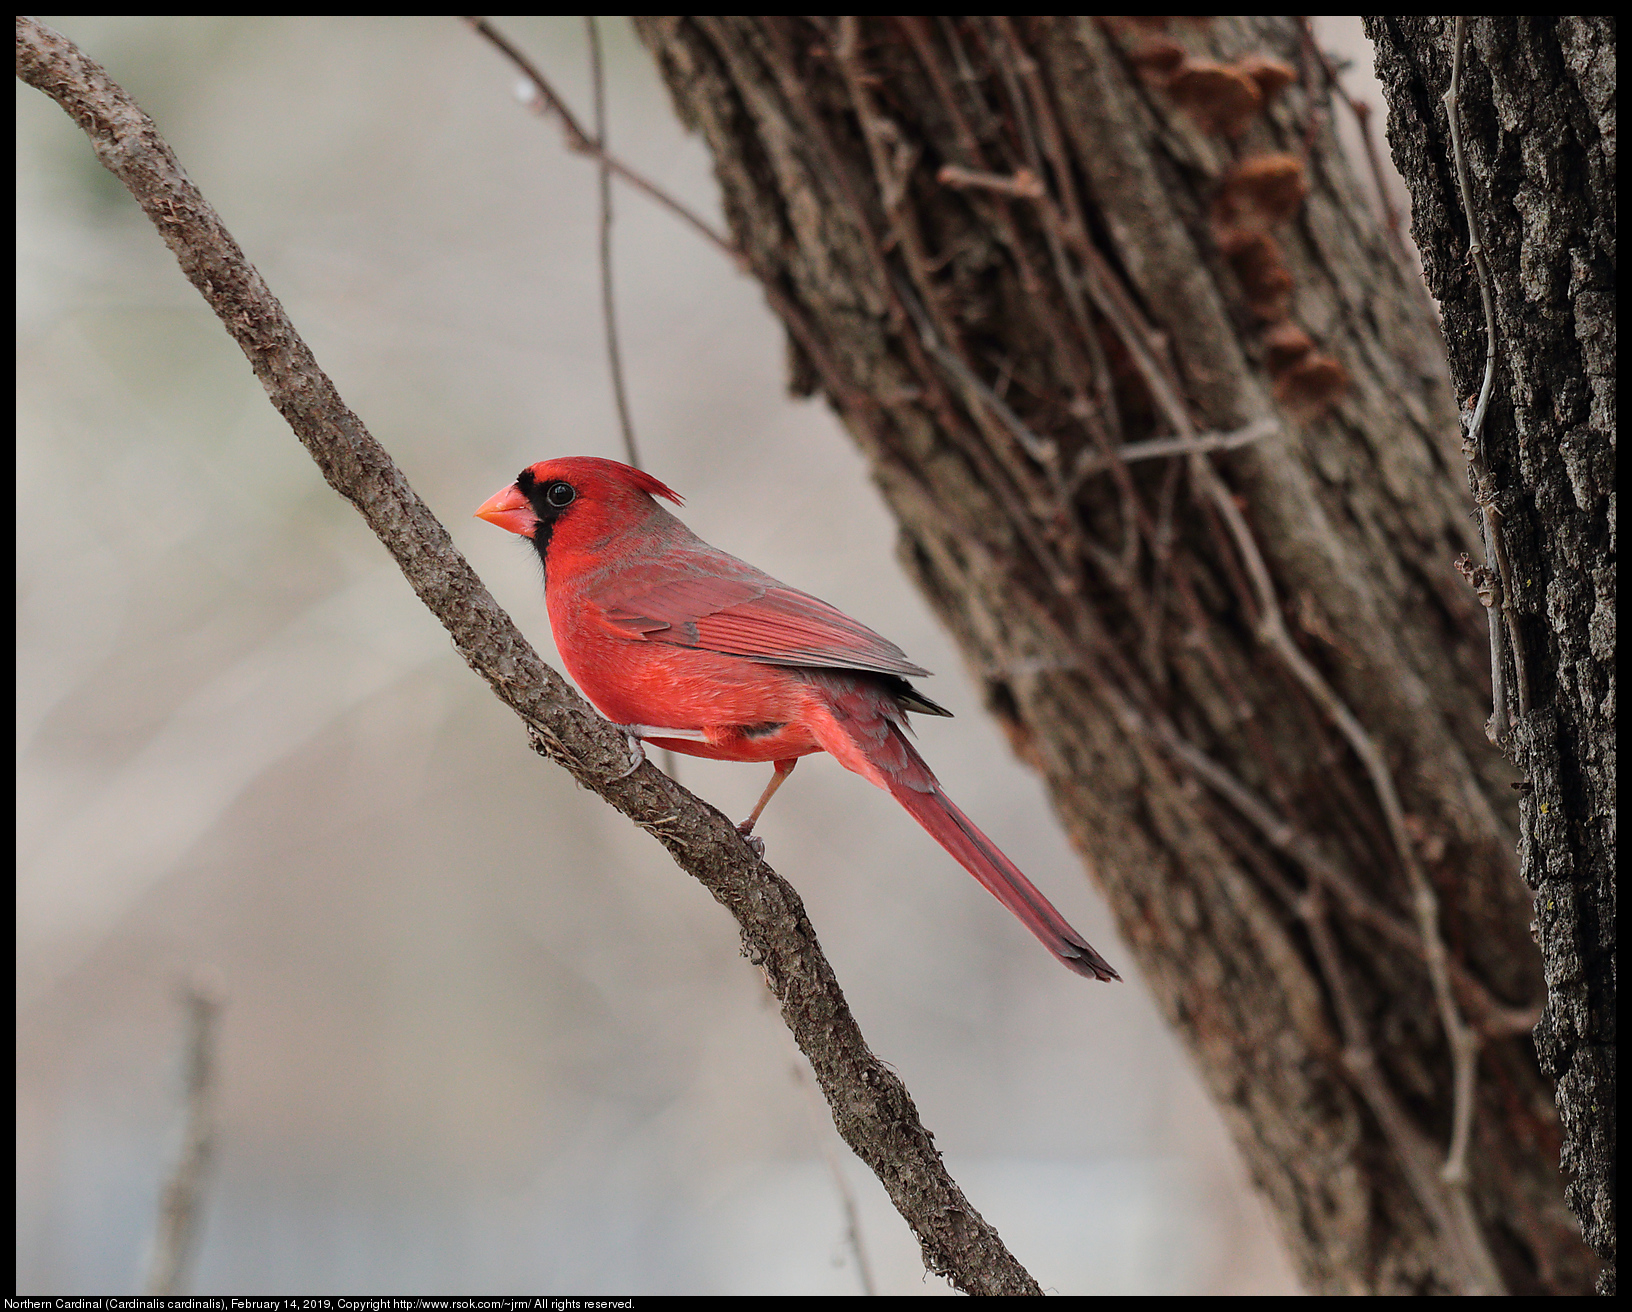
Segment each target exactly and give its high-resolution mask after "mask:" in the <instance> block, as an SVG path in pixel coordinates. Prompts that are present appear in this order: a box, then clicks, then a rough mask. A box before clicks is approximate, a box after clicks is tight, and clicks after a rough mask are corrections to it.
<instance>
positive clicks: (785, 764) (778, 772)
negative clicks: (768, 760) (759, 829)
mask: <svg viewBox="0 0 1632 1312" xmlns="http://www.w3.org/2000/svg"><path fill="white" fill-rule="evenodd" d="M798 764H799V758H798V757H797V756H790V757H789V758H788V759H787V760H785V761H778V762H777V763H776V765H775V767H774V768H773V773H772V774H771V782H770V783H768V784H766V785H765V791H764V792H763V793H761V794H760V795H759V801H757V802H755V803H754V809H753V810H752V811H751V812H749V814H748V818H747V819H746V820H744V821H743V822H742V823H741V824H740V825H738V826H737V832H738V833H739V834H741V835H742V836H743V837H744V838H747V837H748V836H749V835H750V834H752V833H753V832H754V822H755V821H757V820H758V819H759V813H760V812H761V811H763V810H764V809H765V803H766V802H768V801H770V800H771V798H772V796H774V795H775V793H776V790H777V789H778V788H780V787H782V781H783V780H784V779H786V778H787V777H788V776H789V775H790V774H792V773H793V767H794V766H796V765H798Z"/></svg>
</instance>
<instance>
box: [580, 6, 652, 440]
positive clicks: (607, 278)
mask: <svg viewBox="0 0 1632 1312" xmlns="http://www.w3.org/2000/svg"><path fill="white" fill-rule="evenodd" d="M584 29H585V31H586V33H587V34H588V36H589V68H590V83H591V85H592V86H593V87H594V89H595V158H596V161H597V163H598V164H599V169H598V172H599V174H600V184H601V185H600V202H601V224H600V230H601V245H600V251H601V318H602V321H603V322H604V323H605V325H606V362H607V367H608V369H609V370H610V371H611V374H612V399H613V400H614V401H615V402H616V403H617V407H618V428H619V429H620V430H621V431H622V433H623V450H624V454H625V455H627V456H628V457H629V463H630V464H631V465H633V466H634V467H635V468H636V469H639V468H640V467H641V466H640V451H639V449H638V448H637V447H636V445H635V425H634V422H633V421H632V420H631V419H630V418H629V395H628V391H627V389H626V388H625V387H624V384H623V353H622V351H621V350H619V348H618V310H617V302H616V298H615V297H614V296H613V292H612V166H611V165H610V164H609V163H607V150H608V142H609V138H608V136H607V131H606V74H605V69H604V68H603V66H602V63H601V33H600V29H599V28H598V27H597V26H596V24H595V15H594V14H585V15H584Z"/></svg>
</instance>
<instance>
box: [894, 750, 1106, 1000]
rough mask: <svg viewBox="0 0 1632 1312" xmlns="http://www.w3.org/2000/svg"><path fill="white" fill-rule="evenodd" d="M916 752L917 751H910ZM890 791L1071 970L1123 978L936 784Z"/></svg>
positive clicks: (902, 785) (1095, 976)
mask: <svg viewBox="0 0 1632 1312" xmlns="http://www.w3.org/2000/svg"><path fill="white" fill-rule="evenodd" d="M914 755H917V753H914ZM889 787H890V793H891V794H892V795H893V796H894V798H895V800H896V801H898V802H900V803H901V805H902V806H904V807H906V809H907V810H908V811H909V812H911V814H912V818H913V819H914V820H916V821H917V822H918V823H919V824H921V825H922V826H923V827H924V828H925V829H927V830H928V831H929V835H930V837H931V838H933V839H934V840H935V841H936V842H937V843H939V844H940V845H941V846H942V847H944V848H945V849H946V850H947V851H948V852H950V853H951V854H952V855H953V857H955V858H956V859H957V861H958V864H959V865H961V866H962V867H963V868H964V869H965V870H967V871H968V872H969V873H970V874H971V875H973V876H974V877H975V878H976V879H978V880H980V882H981V883H982V884H983V885H985V887H986V890H987V891H988V892H989V893H991V894H992V895H993V896H994V897H995V898H997V900H998V901H999V902H1001V903H1002V904H1003V905H1004V906H1006V907H1007V908H1008V909H1009V910H1010V911H1012V912H1013V913H1014V914H1015V915H1016V916H1018V917H1019V918H1020V923H1021V924H1023V925H1024V926H1025V927H1026V928H1027V929H1029V930H1030V931H1031V932H1032V933H1033V934H1035V935H1036V936H1037V937H1038V938H1039V939H1041V940H1042V943H1043V946H1044V947H1046V948H1047V949H1048V950H1049V951H1050V952H1052V953H1053V954H1054V955H1055V956H1056V957H1058V958H1059V959H1060V961H1061V962H1062V963H1064V964H1065V966H1067V967H1068V968H1069V969H1071V970H1074V971H1076V972H1077V974H1079V975H1087V976H1089V977H1090V978H1092V979H1104V980H1111V979H1121V978H1122V977H1121V976H1120V975H1118V974H1117V973H1116V971H1115V970H1113V969H1112V968H1111V963H1110V962H1108V961H1106V960H1105V958H1104V957H1102V956H1100V955H1099V953H1097V952H1095V951H1094V949H1093V948H1092V947H1090V946H1089V944H1088V940H1087V939H1085V938H1083V936H1082V935H1081V934H1079V933H1077V931H1076V930H1074V929H1072V928H1071V926H1070V925H1068V924H1067V923H1066V920H1065V917H1064V916H1062V915H1061V914H1060V913H1059V912H1058V911H1056V910H1055V909H1054V906H1053V904H1052V903H1051V902H1049V900H1048V899H1047V898H1046V897H1044V896H1043V895H1042V894H1041V893H1039V892H1038V891H1037V888H1036V885H1034V884H1033V883H1032V882H1031V880H1029V879H1027V878H1026V877H1025V876H1024V875H1023V874H1021V873H1020V870H1019V868H1018V867H1017V866H1016V865H1015V864H1014V862H1012V861H1010V860H1009V858H1008V857H1006V856H1004V855H1003V853H1002V852H1000V851H999V850H998V847H997V844H996V843H994V842H992V840H991V839H989V838H987V837H986V835H985V834H983V833H981V832H980V830H979V829H978V828H977V827H976V825H975V822H974V821H973V820H971V819H970V818H969V817H968V816H966V815H965V814H964V813H963V812H962V811H960V810H958V808H957V807H956V806H955V805H953V803H952V799H951V798H949V797H948V796H947V795H946V794H945V793H944V792H942V791H941V786H940V785H939V784H938V783H937V784H936V785H935V786H934V790H933V791H932V792H920V791H919V790H918V789H916V788H914V787H913V786H912V785H911V784H907V783H897V782H895V781H893V780H892V781H891V782H890V785H889Z"/></svg>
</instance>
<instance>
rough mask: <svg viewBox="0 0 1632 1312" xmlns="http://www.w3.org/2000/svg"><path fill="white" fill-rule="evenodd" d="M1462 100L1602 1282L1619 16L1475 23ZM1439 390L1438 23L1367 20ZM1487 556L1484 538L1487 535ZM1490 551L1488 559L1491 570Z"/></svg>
mask: <svg viewBox="0 0 1632 1312" xmlns="http://www.w3.org/2000/svg"><path fill="white" fill-rule="evenodd" d="M1466 30H1467V36H1466V39H1465V43H1464V47H1463V52H1462V58H1463V71H1462V75H1461V78H1460V79H1459V87H1458V94H1457V104H1458V111H1459V114H1460V116H1461V123H1462V126H1461V129H1460V132H1459V136H1460V138H1461V143H1462V151H1463V160H1464V165H1465V168H1466V171H1467V174H1468V179H1469V183H1470V194H1471V197H1472V205H1473V210H1474V213H1475V215H1476V219H1477V223H1478V226H1479V230H1480V239H1481V243H1482V245H1483V247H1484V253H1485V257H1486V259H1487V260H1488V262H1489V267H1490V282H1491V290H1492V304H1493V309H1494V318H1495V351H1496V354H1495V359H1496V368H1495V374H1494V387H1493V390H1492V397H1491V403H1490V407H1489V412H1488V417H1487V418H1486V420H1485V424H1484V431H1483V440H1482V443H1481V444H1479V445H1480V448H1481V449H1478V450H1475V451H1473V452H1471V453H1470V455H1471V457H1472V459H1473V469H1474V475H1475V477H1474V483H1475V487H1474V491H1475V495H1476V496H1477V497H1478V498H1479V500H1480V501H1481V502H1482V503H1488V504H1490V505H1491V506H1492V507H1493V509H1494V510H1495V512H1496V513H1495V515H1494V516H1493V521H1492V522H1493V526H1494V528H1495V531H1496V532H1499V533H1500V534H1501V536H1502V539H1503V545H1504V547H1505V551H1506V554H1507V555H1508V556H1509V557H1510V559H1511V569H1510V571H1509V572H1510V574H1511V576H1512V583H1513V586H1512V587H1510V588H1507V589H1506V592H1507V594H1508V597H1509V599H1510V601H1511V603H1512V606H1513V609H1514V611H1515V612H1516V616H1515V618H1516V625H1515V627H1516V629H1517V631H1518V641H1519V644H1520V646H1521V647H1522V656H1523V663H1522V669H1521V668H1520V667H1519V665H1518V664H1517V663H1515V661H1514V660H1513V654H1512V651H1511V649H1510V648H1509V649H1507V650H1505V651H1504V653H1503V660H1504V663H1505V672H1506V677H1507V679H1508V681H1509V683H1510V685H1511V686H1513V687H1514V690H1515V697H1514V700H1515V701H1517V699H1518V696H1519V695H1520V686H1521V685H1522V687H1523V695H1524V699H1525V701H1526V702H1527V703H1528V713H1523V708H1522V707H1521V708H1518V709H1519V711H1520V713H1519V714H1517V715H1515V716H1514V721H1515V722H1514V731H1513V733H1512V735H1511V737H1509V738H1507V739H1506V740H1505V742H1504V745H1505V746H1506V747H1507V749H1508V751H1509V752H1510V754H1511V755H1512V757H1513V759H1514V761H1516V762H1517V764H1518V766H1519V768H1520V769H1521V770H1523V771H1524V774H1525V776H1526V780H1527V786H1526V787H1525V788H1524V790H1523V792H1522V793H1521V795H1520V803H1519V826H1520V837H1519V858H1520V873H1521V875H1522V876H1523V878H1524V880H1525V882H1526V883H1527V884H1529V885H1530V887H1531V888H1533V889H1534V890H1535V891H1536V895H1537V912H1538V914H1537V916H1536V924H1537V928H1538V930H1539V934H1540V943H1541V949H1542V957H1543V963H1544V970H1545V975H1546V983H1547V1006H1546V1010H1545V1011H1544V1012H1543V1014H1542V1018H1541V1023H1540V1025H1538V1026H1537V1028H1536V1034H1535V1037H1536V1044H1537V1047H1538V1048H1539V1050H1540V1052H1541V1058H1542V1063H1543V1066H1544V1067H1545V1069H1546V1071H1547V1073H1548V1074H1549V1075H1552V1076H1554V1077H1555V1078H1556V1079H1557V1080H1558V1088H1557V1097H1558V1106H1559V1111H1560V1113H1561V1117H1562V1120H1563V1126H1564V1139H1563V1161H1564V1167H1565V1169H1566V1171H1568V1172H1569V1173H1570V1174H1571V1176H1573V1179H1572V1180H1571V1181H1570V1184H1569V1189H1568V1195H1567V1196H1568V1198H1569V1203H1570V1206H1571V1207H1572V1208H1573V1209H1574V1211H1575V1214H1576V1216H1577V1217H1579V1218H1580V1221H1581V1226H1582V1230H1583V1233H1584V1234H1585V1236H1586V1239H1587V1242H1588V1243H1590V1244H1591V1245H1592V1246H1593V1248H1595V1249H1596V1250H1597V1251H1598V1252H1599V1253H1600V1254H1601V1255H1602V1256H1603V1257H1604V1258H1605V1259H1606V1262H1607V1266H1606V1268H1605V1271H1604V1274H1603V1278H1602V1280H1601V1282H1600V1289H1601V1290H1602V1292H1604V1293H1613V1292H1614V1285H1615V883H1614V875H1615V20H1614V19H1613V18H1608V17H1596V18H1593V17H1569V18H1552V17H1508V18H1480V19H1475V20H1470V21H1469V22H1468V23H1467V25H1466ZM1367 31H1368V33H1369V34H1370V35H1371V38H1372V40H1373V41H1375V42H1376V44H1377V69H1378V75H1379V77H1380V78H1381V79H1382V82H1383V86H1384V89H1385V92H1386V94H1387V97H1388V103H1389V140H1390V143H1391V144H1392V146H1393V150H1394V155H1395V158H1396V160H1397V162H1398V163H1399V166H1400V171H1401V172H1402V173H1403V174H1404V175H1405V178H1406V181H1407V183H1408V185H1409V186H1410V188H1411V192H1412V198H1413V205H1412V210H1413V215H1414V220H1413V228H1414V232H1415V235H1416V239H1417V243H1418V245H1419V246H1420V247H1421V249H1422V255H1423V266H1424V272H1425V274H1426V276H1427V279H1428V286H1429V288H1430V289H1431V290H1432V291H1433V293H1434V295H1435V296H1437V297H1438V298H1439V300H1440V304H1441V308H1442V310H1443V312H1444V316H1445V336H1446V340H1447V341H1448V342H1449V345H1450V358H1451V376H1452V378H1453V379H1454V380H1455V383H1456V388H1457V392H1458V394H1459V395H1464V396H1477V395H1478V394H1479V392H1480V390H1481V387H1482V383H1483V376H1484V373H1485V361H1486V355H1487V333H1486V320H1485V311H1484V309H1483V304H1482V301H1483V297H1482V294H1481V290H1480V285H1479V276H1478V273H1477V270H1476V267H1475V266H1474V265H1473V264H1472V263H1470V261H1469V259H1468V246H1469V228H1468V220H1467V217H1466V212H1465V210H1464V206H1463V201H1462V196H1461V193H1460V188H1459V185H1458V173H1457V169H1456V165H1455V161H1454V152H1453V150H1452V148H1451V142H1450V140H1449V136H1448V119H1447V114H1446V109H1445V107H1444V105H1443V104H1442V103H1441V99H1440V98H1441V96H1442V95H1443V94H1444V93H1445V91H1446V88H1447V86H1448V85H1449V83H1450V81H1451V69H1452V54H1453V42H1454V24H1453V22H1452V20H1450V19H1448V18H1418V17H1412V18H1392V19H1380V18H1378V19H1371V20H1368V24H1367ZM1492 546H1494V544H1492ZM1497 563H1498V564H1499V561H1498V562H1497Z"/></svg>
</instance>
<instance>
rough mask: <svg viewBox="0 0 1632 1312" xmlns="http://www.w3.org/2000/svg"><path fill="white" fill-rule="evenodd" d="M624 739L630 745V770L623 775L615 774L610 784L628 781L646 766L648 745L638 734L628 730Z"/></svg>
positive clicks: (624, 732) (624, 734)
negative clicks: (623, 780)
mask: <svg viewBox="0 0 1632 1312" xmlns="http://www.w3.org/2000/svg"><path fill="white" fill-rule="evenodd" d="M623 739H624V741H625V742H626V743H628V744H629V768H628V769H627V770H625V771H624V772H623V773H622V774H615V775H613V776H612V777H611V778H610V779H608V780H607V782H608V783H613V784H615V783H617V782H618V780H620V779H627V778H628V777H629V776H630V775H632V774H633V773H634V772H635V771H636V770H638V769H640V767H641V766H643V765H645V764H646V745H645V744H644V743H642V742H641V741H640V737H639V735H638V734H635V733H633V732H631V731H630V730H628V729H625V730H624V731H623Z"/></svg>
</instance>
